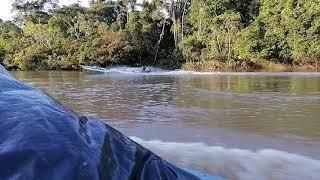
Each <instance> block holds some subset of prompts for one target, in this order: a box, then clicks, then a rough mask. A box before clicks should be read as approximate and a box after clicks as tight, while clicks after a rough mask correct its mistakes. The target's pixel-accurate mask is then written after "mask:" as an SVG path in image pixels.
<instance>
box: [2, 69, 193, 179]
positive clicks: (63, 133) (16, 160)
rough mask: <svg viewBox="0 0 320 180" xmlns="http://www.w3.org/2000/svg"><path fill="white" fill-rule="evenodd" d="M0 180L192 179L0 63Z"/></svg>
mask: <svg viewBox="0 0 320 180" xmlns="http://www.w3.org/2000/svg"><path fill="white" fill-rule="evenodd" d="M0 178H1V179H32V180H36V179H41V180H42V179H44V180H50V179H52V180H55V179H57V180H61V179H68V180H71V179H77V180H81V179H88V180H89V179H90V180H94V179H108V180H109V179H110V180H112V179H115V180H118V179H119V180H122V179H142V180H143V179H145V180H156V179H180V180H183V179H198V178H197V177H196V176H194V175H192V174H190V173H188V172H186V171H184V170H182V169H180V168H178V167H175V166H174V165H172V164H170V163H168V162H166V161H164V160H162V159H161V158H160V157H158V156H157V155H155V154H154V153H152V152H151V151H149V150H148V149H145V148H144V147H142V146H140V145H139V144H137V143H135V142H133V141H132V140H130V139H129V138H127V137H126V136H124V135H123V134H121V133H120V132H118V131H117V130H115V129H113V128H112V127H110V126H108V125H107V124H105V123H104V122H101V121H98V120H95V119H91V118H88V117H84V116H79V115H77V114H76V113H74V112H72V111H71V110H69V109H67V108H65V107H64V106H62V105H61V104H60V103H58V102H57V101H55V100H54V99H52V98H50V97H48V96H47V95H45V94H44V93H42V92H41V91H38V90H36V89H34V88H33V87H31V86H29V85H26V84H24V83H22V82H20V81H18V80H17V79H15V78H14V77H13V76H11V75H10V74H9V73H8V72H7V71H6V70H5V69H4V68H3V67H2V66H1V65H0Z"/></svg>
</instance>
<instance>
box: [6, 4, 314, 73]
mask: <svg viewBox="0 0 320 180" xmlns="http://www.w3.org/2000/svg"><path fill="white" fill-rule="evenodd" d="M55 2H56V1H55V0H32V1H29V0H15V1H14V3H13V10H14V11H15V12H16V17H15V20H14V21H13V22H3V21H1V20H0V63H3V64H5V65H6V66H7V68H10V69H21V70H30V69H33V70H41V69H51V70H61V69H64V70H73V69H79V67H80V65H97V66H113V65H134V66H135V65H157V66H162V67H166V68H179V66H181V65H182V64H184V63H187V65H186V66H190V67H191V66H194V67H197V68H200V69H201V68H208V69H214V68H216V67H218V68H221V67H227V68H232V69H237V68H239V69H241V68H244V67H247V66H253V67H258V66H260V65H261V64H268V63H265V62H270V63H274V64H277V63H287V64H295V65H300V64H304V63H308V64H311V65H312V66H313V67H318V64H319V63H320V62H319V61H320V3H319V0H243V1H234V0H192V1H190V0H177V1H170V2H169V1H161V0H153V1H151V2H150V1H144V2H143V3H142V4H138V3H137V2H136V1H135V0H133V1H129V0H119V1H106V0H94V1H91V3H90V7H81V6H80V5H78V4H73V5H70V6H63V7H58V6H57V4H56V3H55ZM48 8H49V9H48ZM261 62H264V63H261ZM192 64H193V65H192ZM186 66H184V67H186ZM206 66H207V67H206Z"/></svg>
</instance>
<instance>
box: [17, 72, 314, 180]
mask: <svg viewBox="0 0 320 180" xmlns="http://www.w3.org/2000/svg"><path fill="white" fill-rule="evenodd" d="M14 74H15V75H16V77H17V78H18V79H20V80H23V81H24V82H27V83H29V84H32V85H33V86H34V87H36V88H38V89H40V90H42V91H44V92H45V93H47V94H49V95H50V96H52V97H54V98H56V99H58V100H59V101H60V102H61V103H62V104H64V105H65V106H67V107H69V108H70V109H72V110H74V111H75V112H77V113H79V114H81V115H86V116H93V117H96V118H99V119H101V120H103V121H105V122H106V123H108V124H109V125H111V126H113V127H114V128H116V129H118V130H120V131H121V132H122V133H124V134H126V135H127V136H129V137H131V138H132V139H134V140H136V141H137V142H139V143H141V144H142V145H144V146H146V147H148V148H150V149H151V150H153V151H155V152H156V153H158V154H159V155H160V156H162V157H164V158H165V159H168V160H169V161H172V162H174V163H176V164H179V165H181V166H186V167H191V168H198V169H199V170H203V171H207V172H210V173H216V174H218V175H222V176H224V177H228V178H229V179H250V177H251V176H252V177H253V178H252V179H254V177H257V175H255V176H253V175H252V173H253V172H250V173H251V174H250V175H248V174H246V175H247V176H244V175H243V173H242V174H241V173H239V172H238V171H239V170H234V169H235V168H239V167H238V166H239V164H241V163H243V164H245V163H247V162H245V161H248V162H252V164H251V165H247V166H246V168H248V169H250V168H253V169H254V168H255V169H256V170H255V171H254V173H257V171H259V170H257V168H258V167H260V166H261V168H264V169H266V167H268V168H271V169H272V168H273V171H274V168H275V167H277V168H278V167H281V168H284V164H286V165H288V163H289V164H290V163H291V164H292V165H291V166H294V167H295V168H296V169H294V168H291V169H290V168H288V167H286V168H287V169H285V170H281V168H280V169H279V171H284V172H283V173H287V176H286V177H285V178H282V176H279V177H276V178H273V179H286V178H287V179H291V178H293V179H298V178H304V177H305V176H303V175H310V176H308V177H311V178H308V179H312V178H313V177H320V172H319V171H318V170H320V163H319V160H320V153H319V152H320V74H318V73H303V74H300V73H276V74H272V73H211V74H210V73H203V74H201V73H157V74H147V73H146V74H144V73H129V74H126V73H112V72H111V73H107V74H96V73H89V72H14ZM230 157H233V159H231V158H230ZM228 158H229V159H228ZM250 158H251V161H249V159H250ZM259 158H260V159H259ZM268 158H269V159H268ZM281 158H282V159H283V161H280V160H281ZM299 158H300V159H299ZM259 160H260V161H261V162H264V163H265V164H267V163H266V162H271V165H270V164H267V165H261V163H260V166H259ZM275 160H278V161H279V162H278V161H277V162H274V161H275ZM291 161H292V162H291ZM228 163H230V164H232V165H230V164H229V165H228ZM277 163H278V164H277ZM312 163H314V164H312ZM217 164H218V165H220V164H223V167H216V166H218V165H217ZM235 164H238V166H236V167H234V166H235ZM308 165H309V166H310V167H308ZM241 166H242V164H241ZM269 166H272V167H269ZM307 167H308V168H309V169H307ZM241 168H243V167H241ZM310 168H311V169H310ZM301 169H303V171H302V170H301ZM227 170H228V173H229V175H226V171H227ZM230 171H235V172H233V173H230ZM246 171H248V170H246ZM260 171H262V170H261V169H260ZM298 171H299V172H298ZM289 172H292V174H290V173H289ZM248 173H249V172H248ZM283 173H282V175H283ZM265 174H266V175H262V174H260V175H261V176H267V173H265ZM260 175H259V176H260ZM283 177H284V176H283ZM267 179H268V178H267ZM271 179H272V178H271Z"/></svg>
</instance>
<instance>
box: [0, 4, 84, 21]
mask: <svg viewBox="0 0 320 180" xmlns="http://www.w3.org/2000/svg"><path fill="white" fill-rule="evenodd" d="M79 1H80V2H81V4H82V5H83V6H88V5H89V0H79ZM59 2H60V5H69V4H72V3H76V2H78V0H60V1H59ZM11 4H12V0H0V19H3V20H11V19H12V13H11V9H12V7H11Z"/></svg>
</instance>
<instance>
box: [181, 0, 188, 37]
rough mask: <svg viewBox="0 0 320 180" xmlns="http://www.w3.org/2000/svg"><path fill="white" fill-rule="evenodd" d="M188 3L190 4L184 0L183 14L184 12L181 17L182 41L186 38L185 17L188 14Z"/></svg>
mask: <svg viewBox="0 0 320 180" xmlns="http://www.w3.org/2000/svg"><path fill="white" fill-rule="evenodd" d="M187 2H188V0H184V5H183V12H182V17H181V40H183V36H184V17H185V14H186V7H187Z"/></svg>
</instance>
